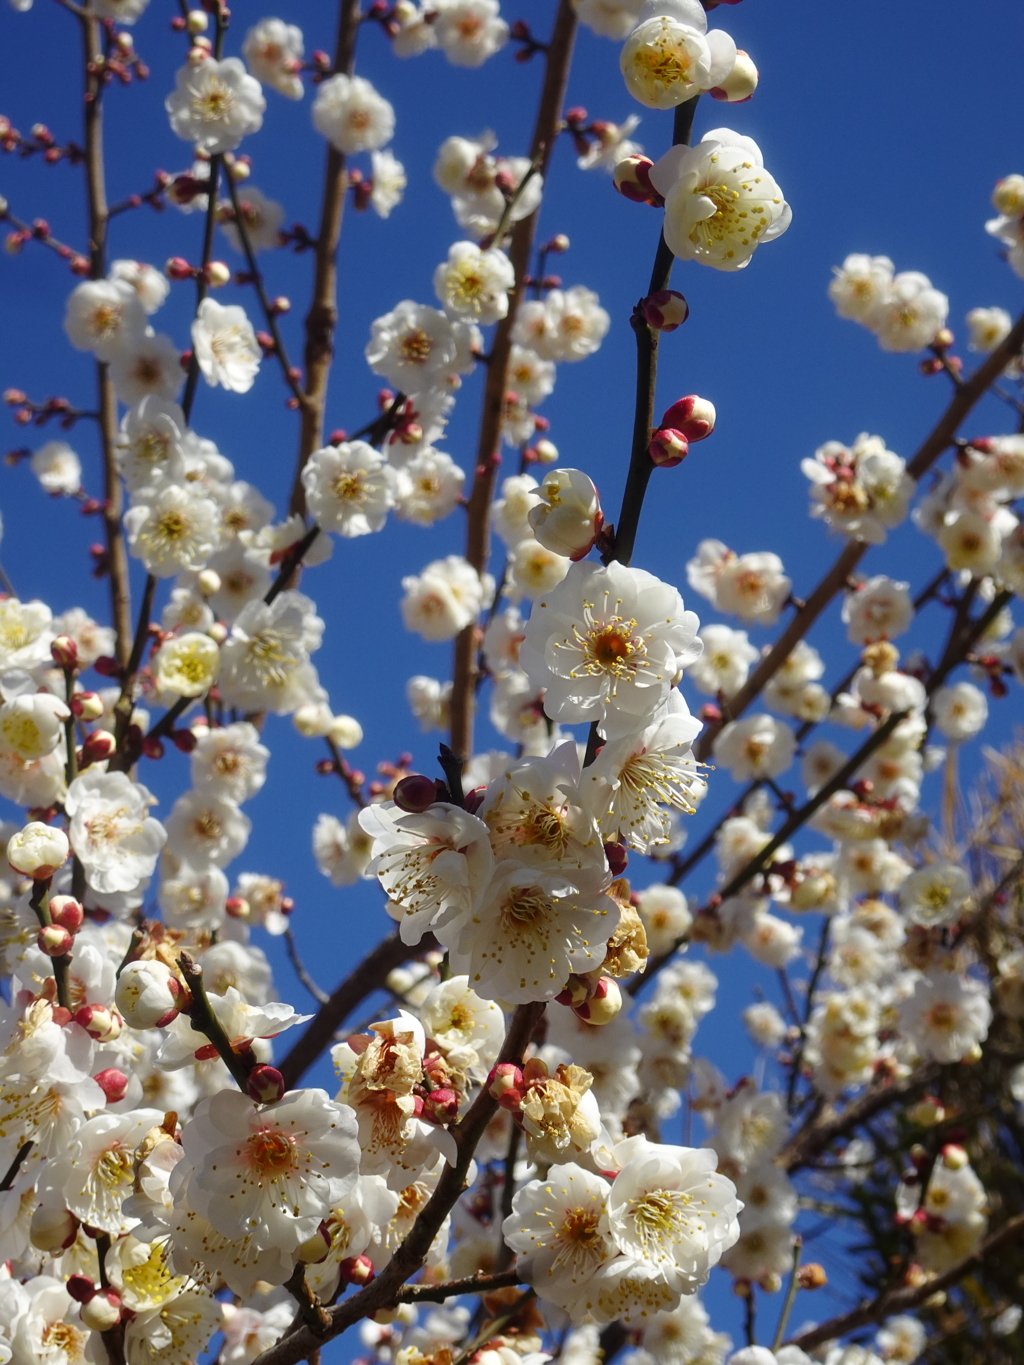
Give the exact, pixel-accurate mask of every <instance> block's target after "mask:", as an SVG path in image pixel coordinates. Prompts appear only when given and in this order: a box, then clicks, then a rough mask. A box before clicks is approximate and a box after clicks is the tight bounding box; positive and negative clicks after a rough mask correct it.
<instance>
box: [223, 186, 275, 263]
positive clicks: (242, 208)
mask: <svg viewBox="0 0 1024 1365" xmlns="http://www.w3.org/2000/svg"><path fill="white" fill-rule="evenodd" d="M220 210H221V212H220V215H219V217H220V225H221V228H222V229H223V232H224V236H225V237H226V238H227V239H228V241H229V242H230V243H231V245H232V246H233V247H234V249H235V250H236V251H239V252H244V250H245V248H244V246H243V244H242V234H241V232H240V231H239V229H238V225H237V222H236V216H235V212H234V209H233V207H232V206H231V204H230V202H228V203H226V204H222V205H221V206H220ZM238 217H239V218H240V219H241V220H242V225H243V227H244V228H245V235H246V237H247V239H248V241H249V245H250V246H251V247H252V249H253V251H270V250H272V249H273V248H274V247H276V246H277V245H278V241H279V235H280V232H281V226H282V224H283V223H284V207H283V205H281V204H278V203H275V201H274V200H273V199H268V198H267V196H266V195H265V194H262V193H261V192H260V191H259V190H258V189H257V188H256V186H255V185H246V186H245V187H244V189H241V190H239V192H238Z"/></svg>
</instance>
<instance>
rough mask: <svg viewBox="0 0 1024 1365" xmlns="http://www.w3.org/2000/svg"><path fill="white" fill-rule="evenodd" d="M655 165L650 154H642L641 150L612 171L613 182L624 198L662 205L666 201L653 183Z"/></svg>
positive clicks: (639, 202)
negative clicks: (652, 169)
mask: <svg viewBox="0 0 1024 1365" xmlns="http://www.w3.org/2000/svg"><path fill="white" fill-rule="evenodd" d="M653 165H654V162H653V161H652V160H651V158H650V157H649V156H641V155H640V153H639V152H637V153H635V154H634V155H633V156H627V157H625V158H624V159H623V160H622V161H620V162H619V164H618V165H617V166H616V167H615V170H614V171H613V172H612V183H613V184H614V186H615V188H616V189H617V190H618V192H619V193H620V194H621V195H622V196H623V197H624V198H626V199H631V200H632V201H633V202H634V203H635V204H654V205H661V204H663V203H664V202H665V201H664V199H662V197H661V195H660V194H659V193H658V191H657V190H656V189H655V188H654V185H653V184H652V183H651V174H650V173H651V167H652V166H653Z"/></svg>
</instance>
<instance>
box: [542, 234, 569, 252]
mask: <svg viewBox="0 0 1024 1365" xmlns="http://www.w3.org/2000/svg"><path fill="white" fill-rule="evenodd" d="M547 250H548V251H551V252H553V253H554V254H555V255H556V256H561V255H562V254H563V253H564V252H566V251H568V250H569V238H568V237H567V236H566V235H565V233H564V232H556V233H555V235H554V237H552V238H551V241H550V242H548V244H547Z"/></svg>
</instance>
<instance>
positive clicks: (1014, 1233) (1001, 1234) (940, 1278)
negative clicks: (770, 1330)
mask: <svg viewBox="0 0 1024 1365" xmlns="http://www.w3.org/2000/svg"><path fill="white" fill-rule="evenodd" d="M1022 1237H1024V1213H1020V1214H1018V1215H1017V1217H1016V1218H1011V1219H1010V1221H1009V1222H1008V1223H1004V1224H1003V1226H1002V1227H1001V1228H1000V1229H999V1231H998V1232H994V1233H993V1234H992V1236H991V1237H989V1238H987V1239H986V1240H985V1241H984V1242H982V1244H981V1245H980V1246H979V1247H978V1249H977V1251H975V1252H972V1254H971V1255H970V1256H965V1257H964V1259H963V1260H962V1261H958V1262H957V1263H956V1265H954V1266H950V1268H949V1269H948V1270H945V1271H943V1273H942V1274H941V1275H936V1276H935V1277H934V1278H933V1279H930V1280H926V1281H925V1282H924V1284H921V1285H917V1286H915V1287H913V1288H905V1289H895V1290H890V1291H889V1292H888V1293H885V1294H880V1295H879V1297H878V1298H877V1299H873V1300H871V1302H869V1303H863V1304H861V1305H860V1307H859V1308H854V1309H853V1310H852V1311H851V1312H849V1313H843V1314H841V1315H840V1316H839V1317H836V1318H831V1319H830V1320H829V1321H828V1322H823V1323H820V1324H819V1325H818V1326H817V1327H812V1328H810V1329H809V1330H808V1331H806V1332H801V1333H800V1335H799V1336H795V1337H791V1338H790V1340H789V1341H788V1342H787V1343H786V1344H787V1345H789V1346H799V1347H800V1349H801V1350H803V1351H810V1350H812V1349H813V1348H814V1347H815V1346H820V1345H821V1344H822V1342H825V1341H833V1340H836V1339H838V1338H839V1337H844V1336H846V1335H847V1333H848V1332H853V1331H856V1329H857V1328H858V1327H867V1326H870V1325H871V1324H872V1323H876V1322H881V1321H882V1319H883V1318H887V1317H889V1316H890V1315H892V1314H894V1313H906V1312H907V1311H908V1310H909V1309H912V1308H920V1307H921V1305H922V1304H925V1303H927V1302H928V1300H929V1299H930V1298H931V1297H932V1295H933V1294H938V1293H940V1292H941V1291H942V1290H944V1289H950V1288H952V1286H953V1285H955V1284H959V1282H960V1281H961V1280H962V1279H963V1278H964V1277H965V1276H966V1275H969V1274H970V1273H971V1271H973V1270H976V1269H977V1268H978V1267H979V1266H980V1265H982V1264H983V1262H985V1261H986V1260H988V1258H989V1257H991V1256H993V1255H994V1254H995V1253H996V1252H997V1251H1001V1250H1002V1249H1003V1247H1005V1246H1009V1245H1011V1244H1013V1243H1014V1242H1016V1241H1018V1240H1019V1239H1020V1238H1022Z"/></svg>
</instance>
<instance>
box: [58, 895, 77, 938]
mask: <svg viewBox="0 0 1024 1365" xmlns="http://www.w3.org/2000/svg"><path fill="white" fill-rule="evenodd" d="M50 918H51V919H52V920H53V922H54V924H59V925H60V927H61V928H62V929H66V930H67V931H68V933H69V934H77V933H78V931H79V929H81V927H82V921H83V920H84V919H85V911H84V910H83V909H82V907H81V905H80V904H79V902H78V901H76V900H75V898H74V896H51V897H50Z"/></svg>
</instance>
